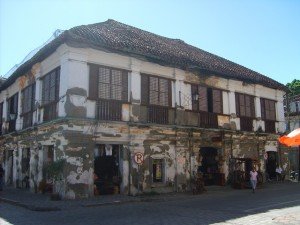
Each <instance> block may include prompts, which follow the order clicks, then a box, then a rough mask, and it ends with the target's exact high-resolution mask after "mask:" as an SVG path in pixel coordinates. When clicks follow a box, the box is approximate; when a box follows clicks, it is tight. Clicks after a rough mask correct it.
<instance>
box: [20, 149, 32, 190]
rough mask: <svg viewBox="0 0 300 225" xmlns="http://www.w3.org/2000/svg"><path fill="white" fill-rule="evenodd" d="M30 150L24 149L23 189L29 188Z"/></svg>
mask: <svg viewBox="0 0 300 225" xmlns="http://www.w3.org/2000/svg"><path fill="white" fill-rule="evenodd" d="M29 162H30V148H23V149H22V164H21V166H22V182H21V187H22V188H29V173H30V166H29Z"/></svg>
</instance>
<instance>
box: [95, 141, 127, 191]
mask: <svg viewBox="0 0 300 225" xmlns="http://www.w3.org/2000/svg"><path fill="white" fill-rule="evenodd" d="M120 148H121V146H120V145H110V144H99V145H96V148H95V151H94V194H95V195H106V194H119V193H120V183H121V172H120V166H119V165H120Z"/></svg>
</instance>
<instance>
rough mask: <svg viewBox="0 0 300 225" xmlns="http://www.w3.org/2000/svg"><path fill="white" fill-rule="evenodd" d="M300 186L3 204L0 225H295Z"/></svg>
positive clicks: (299, 211) (299, 213)
mask: <svg viewBox="0 0 300 225" xmlns="http://www.w3.org/2000/svg"><path fill="white" fill-rule="evenodd" d="M299 187H300V184H298V183H289V182H287V183H284V184H282V183H274V184H266V185H265V186H264V187H263V188H262V189H258V190H257V191H256V193H255V194H253V193H252V192H251V191H250V190H249V189H246V190H234V191H229V192H220V191H219V192H217V191H208V192H207V193H205V194H202V195H195V196H188V197H187V198H181V199H177V200H176V199H172V200H169V201H153V202H135V203H124V204H116V205H105V206H97V207H75V208H70V209H66V210H62V211H56V212H34V211H30V210H28V209H25V208H22V207H18V206H13V205H9V204H6V203H2V202H1V205H0V224H1V225H11V224H13V225H20V224H26V225H31V224H32V225H33V224H43V225H50V224H72V225H76V224H84V225H89V224H105V225H109V224H122V225H125V224H130V225H132V224H147V225H149V224H172V225H176V224H181V225H182V224H300V188H299Z"/></svg>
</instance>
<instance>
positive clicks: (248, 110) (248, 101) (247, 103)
mask: <svg viewBox="0 0 300 225" xmlns="http://www.w3.org/2000/svg"><path fill="white" fill-rule="evenodd" d="M245 116H247V117H251V98H250V96H249V95H245Z"/></svg>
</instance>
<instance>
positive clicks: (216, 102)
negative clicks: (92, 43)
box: [0, 64, 276, 128]
mask: <svg viewBox="0 0 300 225" xmlns="http://www.w3.org/2000/svg"><path fill="white" fill-rule="evenodd" d="M59 80H60V68H57V69H55V70H53V71H51V72H50V73H48V74H47V75H45V76H44V77H43V78H42V99H41V101H39V102H41V106H42V107H44V109H45V110H44V118H43V121H48V120H51V119H54V118H56V116H57V109H56V105H57V104H56V103H57V101H58V99H59ZM171 83H172V81H171V80H170V79H166V78H162V77H158V76H152V75H147V74H141V104H142V105H154V106H155V105H157V106H163V107H171V106H172V91H171V85H172V84H171ZM132 88H134V87H132ZM35 89H36V88H35V83H32V84H31V85H29V86H27V87H26V88H25V89H23V90H22V92H21V109H22V112H21V116H22V117H23V128H26V127H30V126H32V117H33V116H32V115H33V111H34V110H35V108H36V102H37V100H36V98H35ZM191 93H192V97H191V102H192V110H193V111H203V112H209V113H215V114H223V99H222V90H219V89H215V88H210V87H204V86H201V85H195V84H192V85H191ZM195 96H196V97H195ZM235 96H236V113H237V116H239V117H249V118H254V117H255V103H254V96H251V95H247V94H241V93H236V94H235ZM89 98H90V99H94V100H97V99H106V100H118V101H124V102H127V101H128V71H126V70H119V69H115V68H108V67H102V66H97V65H93V64H92V65H90V75H89ZM260 103H261V115H262V119H264V120H271V121H275V120H276V113H275V101H273V100H268V99H263V98H261V99H260ZM0 113H1V115H3V103H1V104H0ZM17 114H18V94H15V95H14V96H12V97H10V98H9V99H8V100H7V118H8V120H9V121H14V120H15V119H16V115H17ZM2 122H3V121H2V117H1V118H0V124H2Z"/></svg>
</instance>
